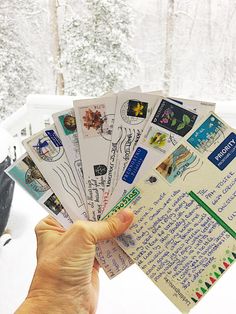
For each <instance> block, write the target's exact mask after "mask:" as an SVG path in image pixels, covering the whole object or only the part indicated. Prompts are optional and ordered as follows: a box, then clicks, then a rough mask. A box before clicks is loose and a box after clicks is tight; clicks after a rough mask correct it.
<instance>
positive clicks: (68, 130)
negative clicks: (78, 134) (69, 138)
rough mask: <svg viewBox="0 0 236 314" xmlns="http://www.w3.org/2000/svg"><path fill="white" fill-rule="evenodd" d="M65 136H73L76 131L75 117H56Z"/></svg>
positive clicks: (69, 115)
mask: <svg viewBox="0 0 236 314" xmlns="http://www.w3.org/2000/svg"><path fill="white" fill-rule="evenodd" d="M58 119H59V121H60V123H61V125H62V128H63V130H64V133H65V135H70V134H74V132H75V131H76V119H75V116H74V115H72V113H71V114H64V115H61V116H59V117H58Z"/></svg>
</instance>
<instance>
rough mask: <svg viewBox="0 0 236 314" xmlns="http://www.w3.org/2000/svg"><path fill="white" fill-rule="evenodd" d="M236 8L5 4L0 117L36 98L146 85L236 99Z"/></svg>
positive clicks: (0, 5)
mask: <svg viewBox="0 0 236 314" xmlns="http://www.w3.org/2000/svg"><path fill="white" fill-rule="evenodd" d="M235 14H236V1H235V0H225V1H222V0H214V1H213V0H207V1H206V0H197V1H195V0H192V1H190V0H146V1H144V0H129V1H124V0H116V1H115V0H100V1H98V0H50V1H49V0H28V1H23V0H1V2H0V25H1V26H0V87H1V88H0V117H1V119H4V118H6V117H7V116H9V115H10V114H11V113H12V112H13V111H15V110H16V108H19V107H20V106H22V105H23V104H24V102H25V98H26V96H27V95H28V94H32V93H37V94H67V95H71V96H73V95H78V96H80V95H84V96H98V95H100V94H102V93H104V92H106V91H108V90H110V89H113V90H115V91H116V90H119V89H121V88H125V87H130V86H134V85H141V87H142V88H143V89H144V90H164V91H165V92H167V93H168V94H171V95H173V96H180V97H185V98H195V99H204V100H209V101H219V100H220V101H228V100H234V99H236V18H235Z"/></svg>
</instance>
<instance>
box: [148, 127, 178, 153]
mask: <svg viewBox="0 0 236 314" xmlns="http://www.w3.org/2000/svg"><path fill="white" fill-rule="evenodd" d="M175 137H177V136H176V135H175V134H172V135H170V134H169V133H167V132H165V131H164V130H163V129H162V128H158V127H152V126H151V127H150V128H149V129H148V131H147V134H146V135H145V136H144V140H143V143H145V144H146V145H147V146H148V147H151V148H154V149H156V150H159V151H161V152H163V153H166V152H167V151H168V150H169V149H170V148H171V147H173V146H175V144H176V142H177V140H176V139H175Z"/></svg>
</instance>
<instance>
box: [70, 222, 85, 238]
mask: <svg viewBox="0 0 236 314" xmlns="http://www.w3.org/2000/svg"><path fill="white" fill-rule="evenodd" d="M72 228H73V229H74V230H75V231H76V232H77V233H78V234H79V235H80V237H86V236H87V235H88V226H87V224H86V223H85V222H83V221H77V222H75V223H74V226H73V227H72Z"/></svg>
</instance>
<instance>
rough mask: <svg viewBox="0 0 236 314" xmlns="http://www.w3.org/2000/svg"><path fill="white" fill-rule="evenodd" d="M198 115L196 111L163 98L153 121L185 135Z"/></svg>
mask: <svg viewBox="0 0 236 314" xmlns="http://www.w3.org/2000/svg"><path fill="white" fill-rule="evenodd" d="M197 117H198V116H197V114H196V113H193V112H191V111H188V110H186V109H184V108H182V107H180V106H177V105H175V104H173V103H171V102H168V101H167V100H164V99H163V100H162V102H161V104H160V106H159V107H158V109H157V112H156V113H155V115H154V118H153V119H152V123H154V124H156V125H158V126H161V127H162V128H164V129H166V130H169V131H171V132H173V133H175V134H178V135H180V136H185V135H186V134H187V133H188V132H189V131H190V130H191V129H192V127H193V125H194V123H195V121H196V119H197Z"/></svg>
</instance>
